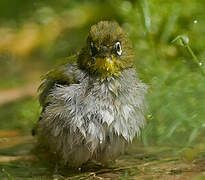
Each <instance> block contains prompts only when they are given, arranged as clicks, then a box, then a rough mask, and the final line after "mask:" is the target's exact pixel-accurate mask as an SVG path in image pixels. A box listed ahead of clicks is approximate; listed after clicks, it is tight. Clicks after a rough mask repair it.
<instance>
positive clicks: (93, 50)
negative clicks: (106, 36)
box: [90, 41, 98, 56]
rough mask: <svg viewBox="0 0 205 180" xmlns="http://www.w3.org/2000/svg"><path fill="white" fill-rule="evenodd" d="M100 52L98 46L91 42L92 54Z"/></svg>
mask: <svg viewBox="0 0 205 180" xmlns="http://www.w3.org/2000/svg"><path fill="white" fill-rule="evenodd" d="M97 53H98V50H97V48H96V47H95V46H94V43H93V42H92V41H91V42H90V55H91V56H95V55H96V54H97Z"/></svg>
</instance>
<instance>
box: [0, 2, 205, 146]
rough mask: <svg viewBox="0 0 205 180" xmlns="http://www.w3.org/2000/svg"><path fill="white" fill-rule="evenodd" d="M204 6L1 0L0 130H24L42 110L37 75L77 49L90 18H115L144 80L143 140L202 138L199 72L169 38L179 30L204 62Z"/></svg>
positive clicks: (204, 97)
mask: <svg viewBox="0 0 205 180" xmlns="http://www.w3.org/2000/svg"><path fill="white" fill-rule="evenodd" d="M204 9H205V2H204V0H190V1H187V0H167V1H164V0H127V1H125V0H93V1H91V0H75V1H71V0H58V1H50V0H44V1H41V0H35V1H31V0H21V1H19V0H11V1H8V0H1V1H0V74H1V76H0V131H1V130H21V131H22V132H24V133H30V131H31V128H32V126H33V125H34V123H35V122H36V121H37V119H38V115H39V113H40V106H39V104H38V100H37V87H38V85H39V84H40V76H41V75H42V74H44V73H46V72H47V71H48V70H49V69H51V68H52V67H54V66H55V64H56V63H60V62H62V61H63V60H64V59H65V57H67V56H70V55H72V54H75V53H76V52H78V51H79V50H80V49H81V47H83V45H84V44H85V40H86V35H87V33H88V31H89V27H90V26H91V25H92V24H94V23H96V22H98V21H100V20H116V21H118V22H119V24H120V25H121V26H122V27H123V29H124V30H125V31H126V32H127V33H128V35H129V37H130V39H131V40H132V42H133V46H134V49H135V53H136V68H137V71H138V72H139V76H140V78H141V79H142V80H143V81H144V82H146V83H147V84H148V85H149V86H150V89H149V94H148V96H147V99H148V104H149V112H148V115H147V125H146V128H145V129H144V131H143V133H142V138H141V140H142V141H141V142H142V143H141V144H142V145H144V146H148V147H149V146H153V145H161V146H164V145H165V146H170V145H174V146H180V147H182V148H184V147H193V146H195V145H196V144H203V142H204V136H205V80H204V76H203V75H202V74H201V72H200V71H199V67H198V66H197V65H196V64H195V63H194V61H193V57H192V56H191V55H190V53H189V52H188V51H187V49H186V47H184V46H182V45H180V43H179V42H175V43H172V42H171V41H172V40H173V39H174V38H176V37H177V36H178V35H184V37H186V39H187V40H189V42H188V44H189V46H190V47H191V48H192V50H193V51H194V53H195V54H196V56H197V57H198V58H199V59H200V60H201V63H203V59H205V28H204V27H205V13H204ZM202 68H203V66H202ZM136 141H139V139H138V140H136Z"/></svg>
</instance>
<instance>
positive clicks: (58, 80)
mask: <svg viewBox="0 0 205 180" xmlns="http://www.w3.org/2000/svg"><path fill="white" fill-rule="evenodd" d="M76 58H77V57H76V56H71V57H69V58H67V59H66V62H63V63H61V64H60V65H58V66H57V67H56V68H54V69H52V70H51V71H49V72H48V73H46V74H45V75H44V76H42V81H43V82H42V84H41V85H40V86H39V89H38V90H39V92H40V94H39V102H40V104H41V106H42V107H43V109H44V108H45V106H46V105H47V104H48V103H49V99H48V95H49V92H50V91H51V90H52V88H53V87H54V85H55V84H59V85H69V84H72V83H76V82H75V81H76V80H75V71H74V66H76Z"/></svg>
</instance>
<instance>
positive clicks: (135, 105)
mask: <svg viewBox="0 0 205 180" xmlns="http://www.w3.org/2000/svg"><path fill="white" fill-rule="evenodd" d="M147 90H148V86H147V85H146V84H145V83H143V82H142V81H141V80H140V79H139V77H138V73H137V70H136V63H135V53H134V50H133V46H132V43H131V41H130V40H129V38H128V36H127V34H126V33H125V32H124V30H123V29H122V28H121V27H120V25H119V24H118V23H117V22H116V21H100V22H98V23H96V24H94V25H92V26H91V27H90V31H89V33H88V36H87V40H86V43H85V46H84V47H83V48H82V49H81V50H80V51H79V53H76V54H75V55H72V56H70V57H68V58H67V59H66V61H65V62H64V63H62V64H60V65H58V66H56V67H55V68H53V69H52V70H50V71H49V72H48V73H46V74H45V75H44V76H43V79H42V84H41V85H40V87H39V91H40V93H39V102H40V105H41V106H42V112H41V114H40V117H39V120H38V122H37V125H36V134H37V140H38V144H41V145H43V146H45V147H46V148H47V149H48V152H49V153H51V154H53V155H55V156H56V157H58V161H59V162H60V164H61V165H62V166H68V167H82V166H83V165H86V163H88V162H91V161H93V162H97V163H100V164H102V165H107V164H109V163H112V162H114V161H115V160H116V159H117V158H118V157H119V156H120V155H122V154H123V153H124V151H125V149H126V147H127V145H128V144H130V143H131V142H132V140H133V138H134V137H135V136H136V135H137V136H139V135H140V132H141V129H142V128H143V127H144V125H145V119H146V118H145V113H146V107H147V103H146V97H145V96H146V94H147Z"/></svg>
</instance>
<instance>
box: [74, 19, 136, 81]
mask: <svg viewBox="0 0 205 180" xmlns="http://www.w3.org/2000/svg"><path fill="white" fill-rule="evenodd" d="M78 64H79V66H80V68H81V69H84V70H86V71H87V72H89V73H90V74H93V75H97V76H100V77H103V78H104V77H108V76H112V75H114V76H118V74H119V73H120V71H121V70H123V69H126V68H129V67H132V66H133V64H134V52H133V49H132V44H131V42H130V41H129V39H128V37H127V35H126V34H125V32H124V31H123V30H122V28H120V26H119V25H118V24H117V23H116V22H112V21H100V22H99V23H97V24H95V25H93V26H92V27H91V29H90V32H89V35H88V38H87V43H86V46H85V47H84V48H83V49H82V50H81V52H80V55H79V57H78Z"/></svg>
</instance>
